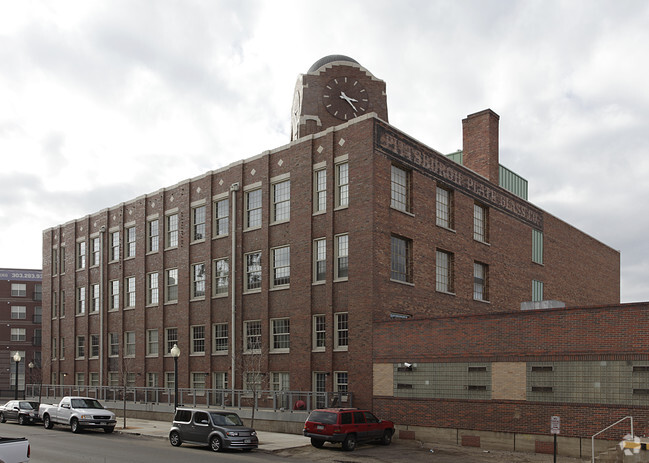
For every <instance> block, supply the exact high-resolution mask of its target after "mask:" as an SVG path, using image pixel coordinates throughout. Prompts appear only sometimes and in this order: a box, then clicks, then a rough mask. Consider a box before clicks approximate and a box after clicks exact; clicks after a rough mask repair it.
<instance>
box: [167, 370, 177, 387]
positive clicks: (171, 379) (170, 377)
mask: <svg viewBox="0 0 649 463" xmlns="http://www.w3.org/2000/svg"><path fill="white" fill-rule="evenodd" d="M175 385H176V375H175V374H174V372H173V371H165V387H166V388H167V389H173V388H174V387H175Z"/></svg>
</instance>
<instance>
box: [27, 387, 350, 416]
mask: <svg viewBox="0 0 649 463" xmlns="http://www.w3.org/2000/svg"><path fill="white" fill-rule="evenodd" d="M74 395H79V396H87V397H93V398H96V399H99V400H104V401H115V402H116V401H123V400H126V402H127V403H138V404H154V405H168V406H170V407H173V404H174V390H173V388H158V387H156V388H152V387H126V388H124V387H119V386H76V385H55V384H42V385H39V384H27V386H26V388H25V396H26V397H30V398H36V397H38V398H40V401H41V402H48V401H51V400H52V399H54V398H57V399H58V398H61V397H64V396H74ZM178 404H182V405H183V406H192V407H196V406H206V407H210V406H222V407H236V408H250V407H253V406H254V408H255V409H260V408H262V409H266V410H273V411H284V410H305V411H311V410H313V409H314V408H324V407H352V406H353V405H352V394H351V393H349V392H347V393H342V392H311V391H270V390H258V391H251V390H243V389H234V390H232V389H190V388H179V389H178Z"/></svg>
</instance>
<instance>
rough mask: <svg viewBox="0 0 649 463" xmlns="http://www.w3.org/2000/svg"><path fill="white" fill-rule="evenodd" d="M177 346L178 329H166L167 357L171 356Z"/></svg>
mask: <svg viewBox="0 0 649 463" xmlns="http://www.w3.org/2000/svg"><path fill="white" fill-rule="evenodd" d="M175 344H178V328H165V355H171V354H170V352H171V349H173V347H174V345H175Z"/></svg>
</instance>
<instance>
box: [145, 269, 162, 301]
mask: <svg viewBox="0 0 649 463" xmlns="http://www.w3.org/2000/svg"><path fill="white" fill-rule="evenodd" d="M158 295H159V293H158V274H157V273H148V274H147V276H146V303H147V305H157V304H158V301H159V297H158Z"/></svg>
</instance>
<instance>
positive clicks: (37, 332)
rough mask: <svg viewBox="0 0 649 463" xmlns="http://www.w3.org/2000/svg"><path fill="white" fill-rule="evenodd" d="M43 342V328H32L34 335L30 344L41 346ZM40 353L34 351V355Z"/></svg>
mask: <svg viewBox="0 0 649 463" xmlns="http://www.w3.org/2000/svg"><path fill="white" fill-rule="evenodd" d="M42 344H43V330H41V329H40V328H35V329H34V337H33V338H32V346H41V345H42ZM36 354H38V355H40V352H34V355H36Z"/></svg>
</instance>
